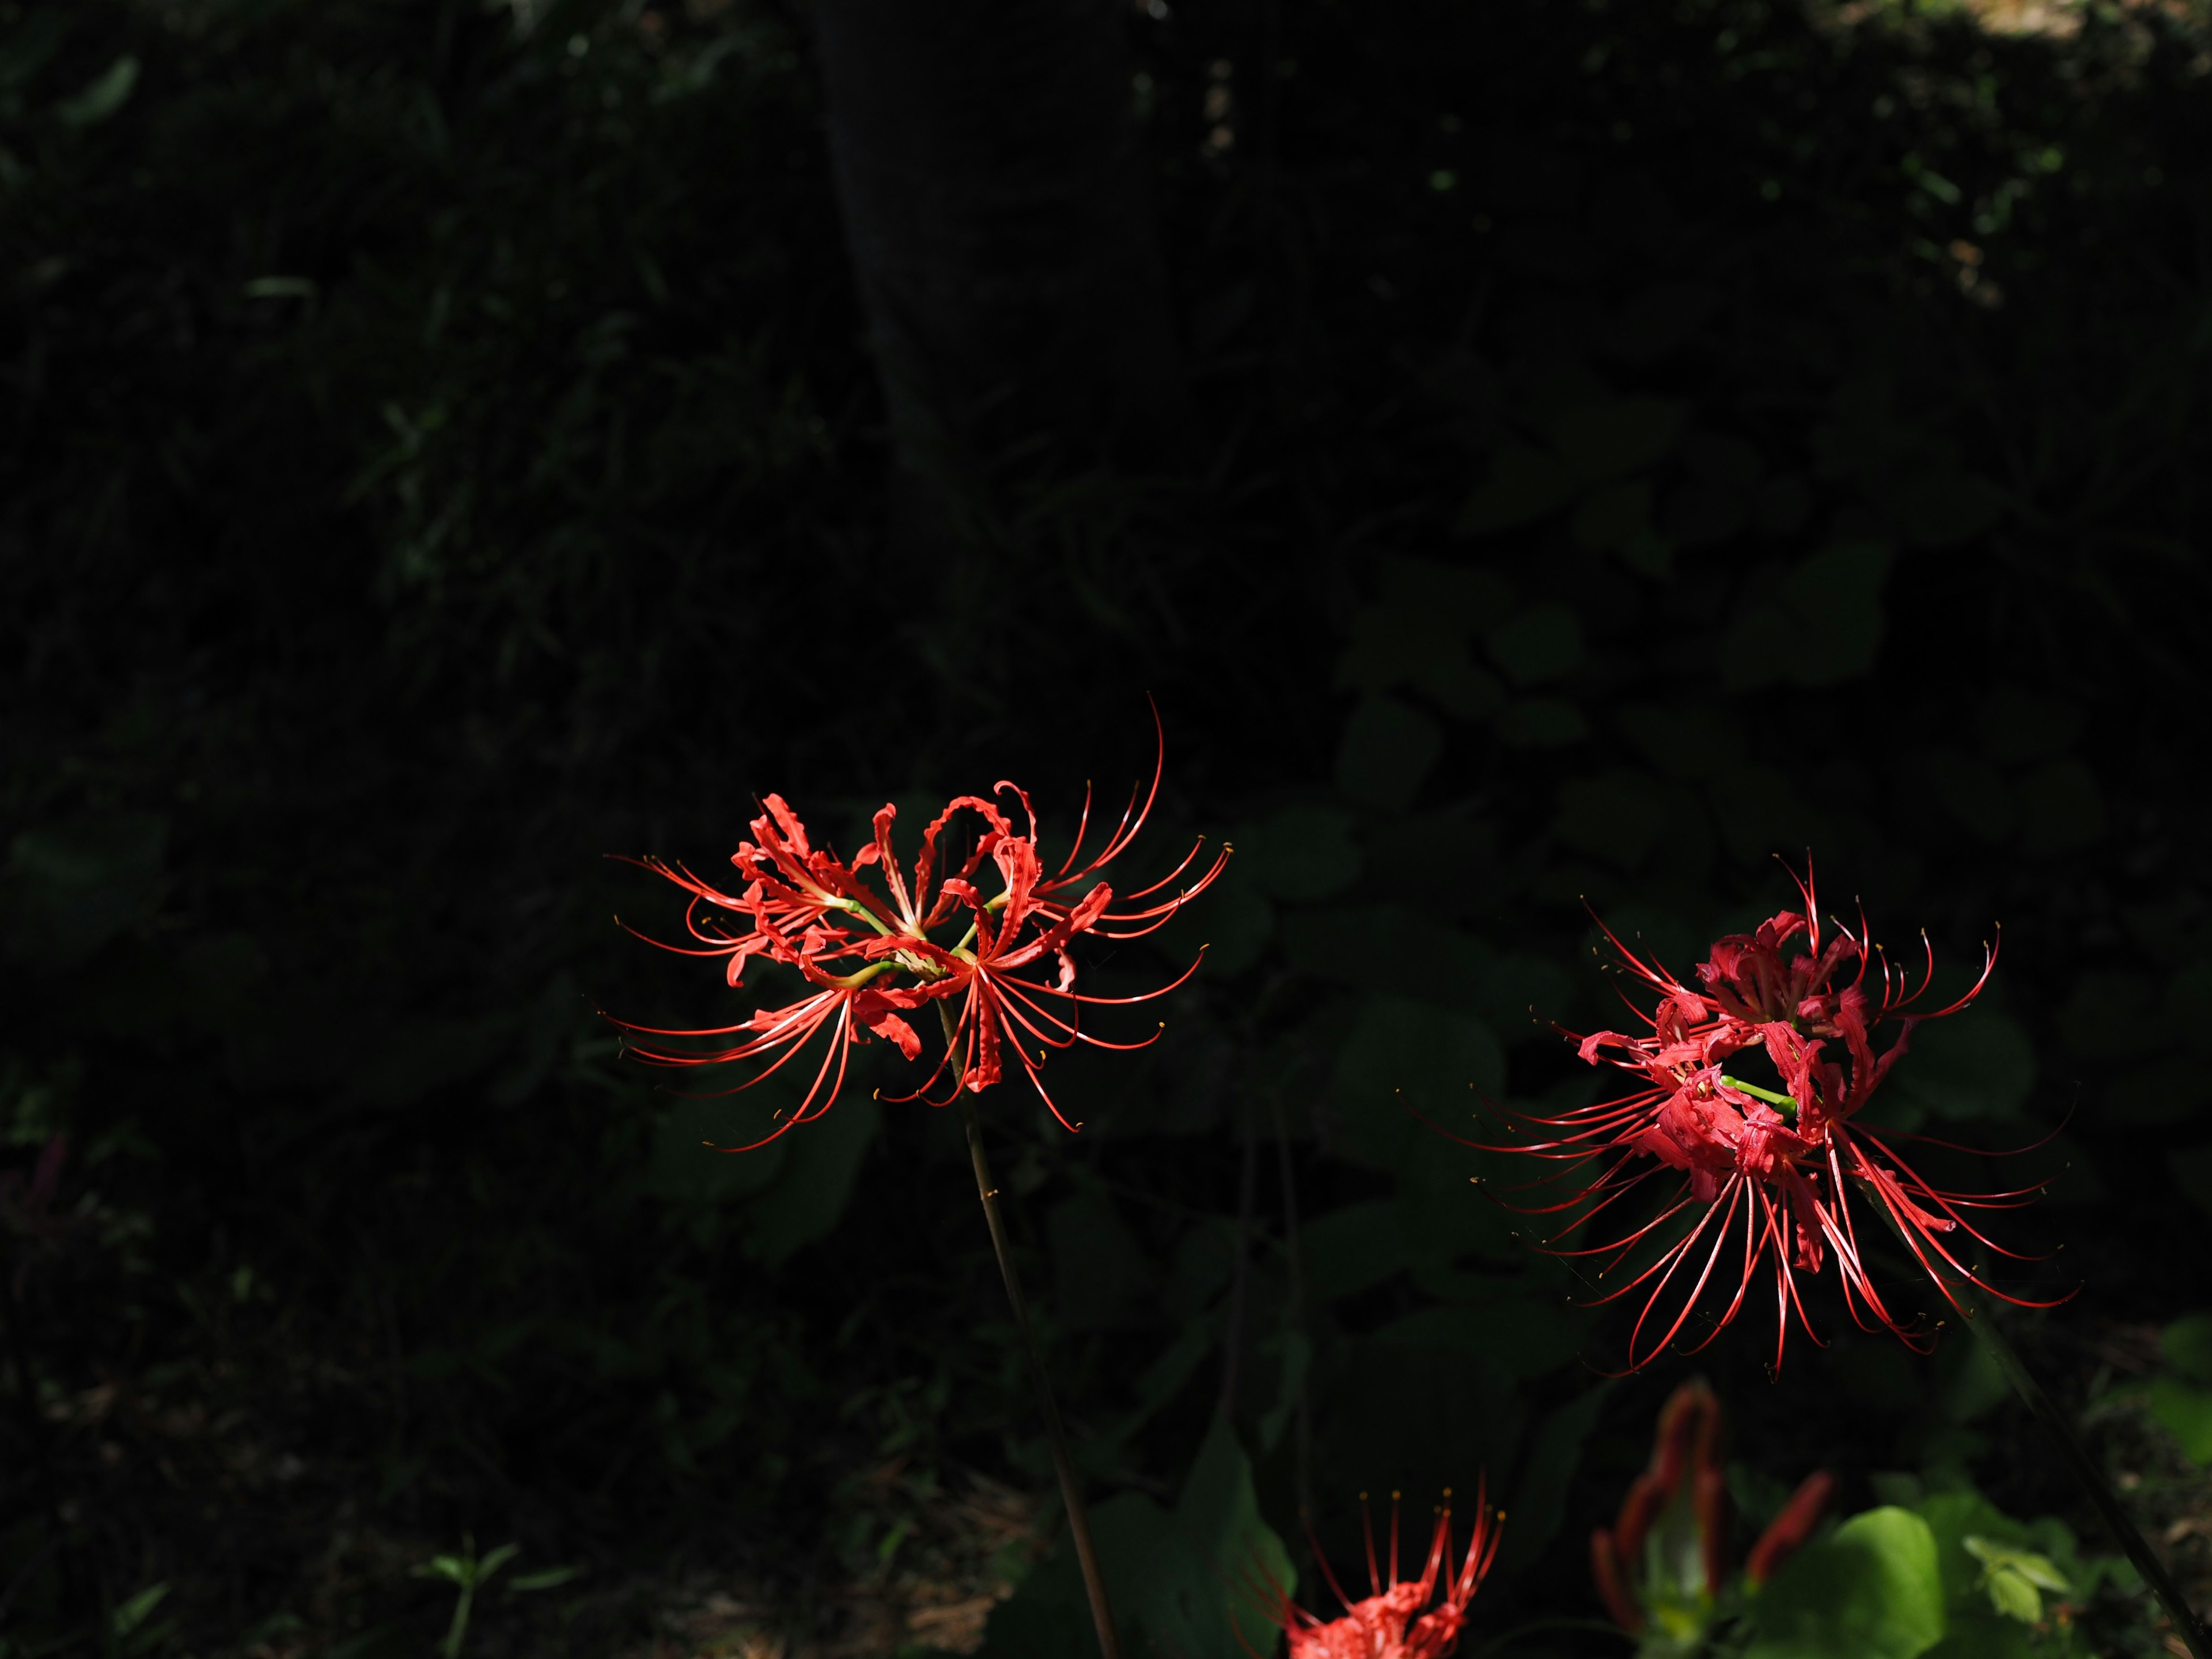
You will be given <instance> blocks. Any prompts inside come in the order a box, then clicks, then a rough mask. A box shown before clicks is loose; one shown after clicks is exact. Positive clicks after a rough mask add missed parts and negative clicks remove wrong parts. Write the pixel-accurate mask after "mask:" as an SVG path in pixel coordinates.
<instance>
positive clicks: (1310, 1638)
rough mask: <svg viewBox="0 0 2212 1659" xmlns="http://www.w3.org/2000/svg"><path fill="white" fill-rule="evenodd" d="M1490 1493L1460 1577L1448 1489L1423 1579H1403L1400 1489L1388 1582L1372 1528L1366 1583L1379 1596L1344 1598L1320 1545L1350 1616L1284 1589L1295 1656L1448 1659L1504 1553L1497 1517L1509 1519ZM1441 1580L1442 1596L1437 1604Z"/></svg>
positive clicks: (1279, 1597)
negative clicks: (1319, 1608) (1299, 1600)
mask: <svg viewBox="0 0 2212 1659" xmlns="http://www.w3.org/2000/svg"><path fill="white" fill-rule="evenodd" d="M1504 1518H1505V1517H1504V1516H1503V1515H1493V1514H1492V1512H1491V1510H1490V1508H1489V1505H1488V1504H1487V1503H1486V1492H1478V1493H1477V1495H1476V1498H1475V1504H1474V1531H1473V1533H1472V1534H1470V1535H1469V1536H1468V1541H1467V1555H1466V1557H1465V1559H1463V1560H1462V1562H1461V1564H1460V1569H1459V1574H1458V1576H1457V1577H1455V1578H1449V1579H1446V1578H1445V1577H1443V1575H1444V1574H1446V1573H1447V1572H1449V1571H1450V1570H1451V1555H1452V1536H1451V1493H1450V1492H1449V1491H1447V1492H1445V1493H1444V1507H1443V1510H1440V1511H1439V1512H1438V1513H1437V1529H1436V1533H1435V1534H1434V1536H1432V1537H1431V1539H1430V1541H1429V1555H1428V1559H1427V1561H1426V1562H1425V1563H1424V1564H1423V1565H1422V1568H1421V1576H1420V1577H1419V1578H1413V1579H1406V1580H1402V1581H1401V1579H1400V1578H1399V1577H1398V1500H1397V1495H1396V1494H1395V1492H1394V1493H1392V1494H1391V1499H1390V1582H1389V1584H1388V1585H1385V1584H1384V1583H1383V1577H1382V1575H1381V1573H1380V1572H1378V1571H1376V1563H1375V1532H1374V1528H1372V1527H1371V1526H1369V1527H1368V1528H1367V1582H1368V1584H1369V1587H1370V1589H1372V1590H1373V1591H1374V1594H1372V1595H1368V1596H1364V1597H1363V1598H1362V1599H1361V1600H1359V1601H1353V1600H1352V1599H1351V1597H1349V1596H1347V1595H1345V1593H1344V1587H1343V1586H1342V1585H1340V1584H1339V1583H1337V1582H1336V1575H1335V1574H1334V1572H1332V1571H1330V1570H1329V1565H1328V1560H1327V1559H1326V1558H1324V1557H1323V1556H1322V1554H1321V1552H1320V1551H1319V1550H1318V1549H1316V1551H1315V1552H1314V1556H1315V1559H1316V1560H1317V1561H1319V1562H1320V1564H1321V1571H1322V1577H1324V1578H1326V1579H1327V1580H1328V1587H1329V1589H1330V1590H1331V1591H1332V1592H1334V1595H1335V1596H1336V1599H1337V1601H1339V1602H1340V1603H1341V1604H1342V1606H1343V1607H1344V1614H1343V1616H1342V1617H1341V1618H1338V1619H1326V1620H1324V1619H1321V1618H1318V1617H1316V1615H1315V1614H1313V1613H1308V1612H1307V1611H1306V1610H1305V1609H1304V1607H1299V1606H1297V1604H1296V1603H1295V1602H1293V1601H1291V1599H1290V1598H1289V1597H1288V1596H1286V1595H1283V1594H1282V1593H1281V1591H1280V1590H1279V1589H1278V1590H1277V1591H1276V1592H1275V1595H1274V1600H1275V1603H1276V1606H1275V1608H1274V1620H1275V1622H1276V1624H1278V1625H1279V1626H1281V1627H1282V1630H1283V1633H1284V1635H1285V1637H1287V1638H1289V1641H1290V1650H1291V1651H1290V1659H1443V1656H1444V1655H1446V1654H1449V1653H1450V1652H1451V1651H1452V1650H1454V1649H1455V1648H1457V1647H1458V1646H1459V1633H1460V1626H1462V1625H1463V1624H1464V1623H1466V1621H1467V1607H1468V1602H1470V1601H1474V1593H1475V1591H1476V1590H1478V1589H1480V1588H1481V1587H1482V1581H1483V1577H1484V1576H1485V1575H1486V1574H1487V1573H1488V1572H1489V1571H1490V1564H1491V1562H1492V1560H1493V1559H1496V1557H1497V1554H1498V1536H1499V1534H1498V1522H1502V1521H1503V1520H1504ZM1361 1519H1362V1522H1363V1523H1364V1522H1365V1519H1366V1517H1365V1516H1364V1515H1363V1516H1362V1517H1361ZM1440 1583H1441V1585H1442V1587H1443V1600H1442V1601H1438V1602H1437V1605H1436V1606H1434V1607H1430V1606H1429V1602H1430V1601H1431V1598H1432V1597H1433V1596H1434V1595H1436V1593H1437V1588H1438V1586H1439V1584H1440Z"/></svg>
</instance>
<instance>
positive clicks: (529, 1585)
mask: <svg viewBox="0 0 2212 1659" xmlns="http://www.w3.org/2000/svg"><path fill="white" fill-rule="evenodd" d="M583 1571H584V1570H583V1568H581V1567H580V1566H566V1567H540V1568H539V1569H538V1571H536V1572H525V1573H518V1574H516V1575H515V1577H512V1578H510V1579H508V1580H507V1594H508V1595H529V1594H530V1593H531V1592H532V1591H533V1590H549V1589H559V1588H560V1587H561V1586H562V1585H563V1584H565V1583H568V1582H569V1581H570V1580H572V1579H574V1578H578V1577H581V1576H582V1575H583Z"/></svg>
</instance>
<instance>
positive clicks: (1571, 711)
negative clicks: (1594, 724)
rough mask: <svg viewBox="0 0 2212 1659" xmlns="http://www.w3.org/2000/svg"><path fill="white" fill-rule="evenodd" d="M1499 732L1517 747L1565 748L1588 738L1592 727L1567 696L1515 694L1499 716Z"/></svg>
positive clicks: (1500, 735) (1499, 734)
mask: <svg viewBox="0 0 2212 1659" xmlns="http://www.w3.org/2000/svg"><path fill="white" fill-rule="evenodd" d="M1589 735H1590V727H1589V721H1588V720H1584V719H1583V712H1582V710H1581V709H1579V708H1576V707H1575V706H1574V704H1572V703H1571V702H1568V701H1567V700H1566V699H1565V697H1516V698H1514V699H1513V701H1512V702H1510V703H1508V704H1506V705H1505V708H1504V710H1503V711H1502V712H1501V713H1500V714H1498V736H1499V737H1501V738H1504V740H1505V741H1506V742H1507V743H1509V744H1511V745H1512V746H1513V747H1514V748H1516V749H1564V748H1565V747H1567V746H1568V745H1569V744H1577V743H1581V742H1583V740H1584V739H1586V738H1588V737H1589Z"/></svg>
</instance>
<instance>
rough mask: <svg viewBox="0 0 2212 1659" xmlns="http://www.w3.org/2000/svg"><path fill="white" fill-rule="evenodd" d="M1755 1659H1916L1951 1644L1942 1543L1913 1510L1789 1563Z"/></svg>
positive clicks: (1774, 1585)
mask: <svg viewBox="0 0 2212 1659" xmlns="http://www.w3.org/2000/svg"><path fill="white" fill-rule="evenodd" d="M1753 1616H1754V1618H1755V1620H1757V1629H1758V1633H1757V1635H1756V1636H1755V1637H1754V1638H1753V1641H1752V1644H1751V1646H1750V1648H1749V1649H1748V1650H1747V1656H1746V1659H1914V1656H1916V1655H1918V1654H1921V1653H1924V1652H1926V1651H1927V1650H1929V1648H1931V1647H1933V1646H1935V1645H1936V1643H1937V1642H1939V1641H1941V1640H1942V1638H1943V1632H1944V1628H1945V1620H1944V1616H1943V1586H1942V1575H1941V1573H1940V1571H1939V1570H1938V1566H1937V1559H1936V1539H1935V1535H1934V1534H1932V1533H1931V1532H1930V1531H1929V1527H1928V1523H1927V1522H1925V1521H1923V1520H1922V1519H1921V1518H1920V1517H1919V1516H1917V1515H1914V1514H1912V1513H1911V1511H1910V1510H1901V1509H1895V1508H1883V1509H1877V1510H1868V1511H1866V1513H1864V1514H1863V1515H1857V1516H1852V1517H1851V1518H1850V1520H1849V1521H1846V1522H1844V1524H1843V1525H1842V1526H1840V1527H1838V1528H1836V1530H1835V1531H1834V1532H1832V1533H1831V1534H1828V1536H1826V1538H1822V1539H1820V1540H1818V1541H1814V1542H1813V1543H1811V1544H1808V1545H1807V1546H1806V1547H1804V1548H1803V1549H1802V1550H1800V1551H1798V1552H1797V1553H1796V1554H1795V1555H1793V1556H1791V1557H1790V1559H1789V1560H1787V1561H1785V1562H1784V1563H1783V1565H1782V1566H1781V1568H1780V1570H1779V1571H1777V1572H1776V1573H1775V1575H1774V1577H1772V1578H1771V1579H1770V1580H1768V1581H1767V1583H1766V1584H1765V1588H1764V1589H1761V1590H1760V1591H1759V1597H1758V1600H1757V1601H1756V1602H1755V1603H1754V1604H1753Z"/></svg>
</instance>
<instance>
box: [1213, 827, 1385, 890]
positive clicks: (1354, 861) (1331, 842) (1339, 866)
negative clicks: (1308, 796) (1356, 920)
mask: <svg viewBox="0 0 2212 1659" xmlns="http://www.w3.org/2000/svg"><path fill="white" fill-rule="evenodd" d="M1236 846H1237V854H1236V858H1235V859H1234V860H1232V863H1234V864H1237V865H1241V866H1243V869H1244V872H1245V873H1246V874H1247V875H1248V876H1249V878H1250V879H1251V880H1252V882H1253V883H1254V884H1255V885H1256V886H1257V887H1258V888H1259V889H1260V890H1261V892H1263V893H1267V894H1269V895H1271V896H1273V897H1276V898H1279V899H1289V900H1291V901H1293V902H1310V901H1311V900H1314V899H1322V898H1327V897H1328V896H1330V895H1331V894H1333V893H1340V892H1342V891H1343V890H1345V889H1346V887H1349V886H1350V885H1351V884H1352V883H1353V882H1355V881H1357V880H1358V879H1359V849H1358V847H1357V846H1355V845H1354V844H1353V842H1352V815H1351V814H1350V813H1348V812H1346V811H1344V810H1343V809H1342V808H1341V807H1335V806H1292V807H1288V808H1285V810H1284V811H1280V812H1278V813H1276V814H1275V815H1274V816H1273V817H1270V818H1267V819H1265V820H1263V821H1262V822H1261V823H1259V824H1257V825H1255V826H1254V827H1253V828H1251V829H1246V830H1243V831H1242V832H1240V833H1239V834H1238V836H1237V842H1236Z"/></svg>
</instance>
